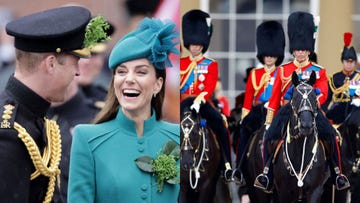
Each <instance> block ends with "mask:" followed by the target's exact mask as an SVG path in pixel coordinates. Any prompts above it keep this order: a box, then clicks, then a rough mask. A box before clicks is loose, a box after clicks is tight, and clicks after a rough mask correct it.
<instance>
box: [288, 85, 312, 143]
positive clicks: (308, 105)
mask: <svg viewBox="0 0 360 203" xmlns="http://www.w3.org/2000/svg"><path fill="white" fill-rule="evenodd" d="M294 88H296V91H297V92H298V93H299V94H300V95H301V96H302V98H301V100H300V104H299V105H298V106H295V105H294V100H293V99H291V101H290V105H291V108H292V112H293V116H294V118H295V120H296V121H297V125H296V126H295V129H299V128H300V120H299V118H298V114H300V113H301V112H303V111H310V112H311V113H312V114H313V115H314V117H313V125H314V126H315V118H316V116H317V108H318V107H317V103H316V104H313V103H312V102H311V101H310V98H309V95H310V94H311V93H312V91H314V88H313V87H312V86H311V85H309V84H307V83H306V82H303V81H301V83H300V84H299V85H297V86H296V87H294ZM316 101H317V100H316ZM296 138H298V136H295V137H294V139H296Z"/></svg>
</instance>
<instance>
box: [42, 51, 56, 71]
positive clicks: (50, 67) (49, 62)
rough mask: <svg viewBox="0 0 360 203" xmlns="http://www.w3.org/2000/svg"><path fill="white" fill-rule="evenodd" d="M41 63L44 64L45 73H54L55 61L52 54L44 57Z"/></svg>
mask: <svg viewBox="0 0 360 203" xmlns="http://www.w3.org/2000/svg"><path fill="white" fill-rule="evenodd" d="M43 62H44V63H45V69H46V71H47V72H50V73H51V72H53V71H54V67H55V63H56V62H57V61H56V57H55V56H54V55H53V54H50V55H48V56H46V57H45V59H44V60H43Z"/></svg>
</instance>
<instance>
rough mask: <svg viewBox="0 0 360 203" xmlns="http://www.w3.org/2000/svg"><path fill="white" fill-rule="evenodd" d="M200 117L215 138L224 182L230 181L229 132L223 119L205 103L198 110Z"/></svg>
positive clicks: (231, 171)
mask: <svg viewBox="0 0 360 203" xmlns="http://www.w3.org/2000/svg"><path fill="white" fill-rule="evenodd" d="M200 115H201V116H202V117H203V118H205V119H206V120H207V123H208V126H209V127H210V128H211V130H212V131H213V132H214V133H215V135H216V136H217V139H218V141H219V143H220V147H221V150H222V154H223V156H222V157H223V158H222V160H223V165H222V167H223V171H224V177H225V180H226V181H231V176H232V173H233V170H232V168H231V154H230V143H229V132H228V129H227V128H226V127H225V124H224V121H223V118H222V116H221V114H220V113H219V112H217V111H216V110H215V109H214V108H213V107H212V106H211V105H210V104H208V103H205V104H204V105H203V106H202V107H201V108H200Z"/></svg>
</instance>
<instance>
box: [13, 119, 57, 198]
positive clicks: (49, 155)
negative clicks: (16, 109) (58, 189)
mask: <svg viewBox="0 0 360 203" xmlns="http://www.w3.org/2000/svg"><path fill="white" fill-rule="evenodd" d="M45 127H46V137H47V140H48V144H47V146H46V147H45V149H44V154H43V156H41V154H40V151H39V148H38V146H37V145H36V143H35V141H34V140H33V139H32V137H31V136H30V135H29V133H28V132H27V131H26V129H25V128H23V127H22V126H21V125H20V124H18V123H17V122H15V123H14V128H15V129H16V130H17V131H18V133H19V134H18V137H19V138H20V139H21V140H22V141H23V142H24V144H25V146H26V148H27V150H28V152H29V155H30V157H31V160H32V161H33V164H34V166H35V169H36V171H35V172H34V173H33V174H31V178H30V180H33V179H35V178H36V177H38V176H39V175H40V174H42V175H44V176H46V177H49V185H48V189H47V192H46V196H45V199H44V203H48V202H51V200H52V197H53V195H54V188H55V182H56V179H58V185H60V177H59V176H60V169H59V164H60V159H61V138H60V130H59V126H58V125H57V124H56V122H55V121H52V120H49V119H45ZM49 162H50V163H49ZM48 165H49V166H48Z"/></svg>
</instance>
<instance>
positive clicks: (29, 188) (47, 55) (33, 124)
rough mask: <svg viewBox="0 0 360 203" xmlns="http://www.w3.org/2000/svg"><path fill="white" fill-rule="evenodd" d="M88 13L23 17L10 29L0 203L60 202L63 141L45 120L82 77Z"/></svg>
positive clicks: (1, 102)
mask: <svg viewBox="0 0 360 203" xmlns="http://www.w3.org/2000/svg"><path fill="white" fill-rule="evenodd" d="M90 18H91V14H90V12H89V10H87V9H85V8H83V7H78V6H68V7H61V8H55V9H50V10H46V11H42V12H39V13H35V14H31V15H28V16H24V17H21V18H19V19H16V20H14V21H12V22H9V23H8V24H7V25H6V32H7V34H9V35H11V36H13V37H14V38H15V48H16V67H15V72H14V75H12V76H11V77H10V78H9V80H8V83H7V85H6V88H5V91H4V92H2V93H1V96H0V107H1V110H0V111H1V114H2V118H0V123H1V126H0V168H1V169H0V179H1V184H0V202H12V203H14V202H19V203H24V202H31V203H36V202H61V200H59V199H53V198H52V197H53V194H54V188H55V191H57V190H58V188H57V187H56V185H57V181H58V180H57V177H58V176H59V175H60V170H59V167H58V166H59V162H60V159H61V140H60V132H59V127H58V125H57V124H56V122H54V121H52V120H49V119H47V118H46V112H47V110H48V108H49V107H50V103H51V102H62V101H63V100H64V98H65V94H66V92H67V88H68V86H69V84H70V82H71V81H72V80H73V79H74V77H75V75H77V74H78V60H79V58H80V57H89V56H90V52H89V51H88V49H83V47H84V41H86V40H85V39H84V38H85V31H86V27H87V24H88V22H89V20H90Z"/></svg>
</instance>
